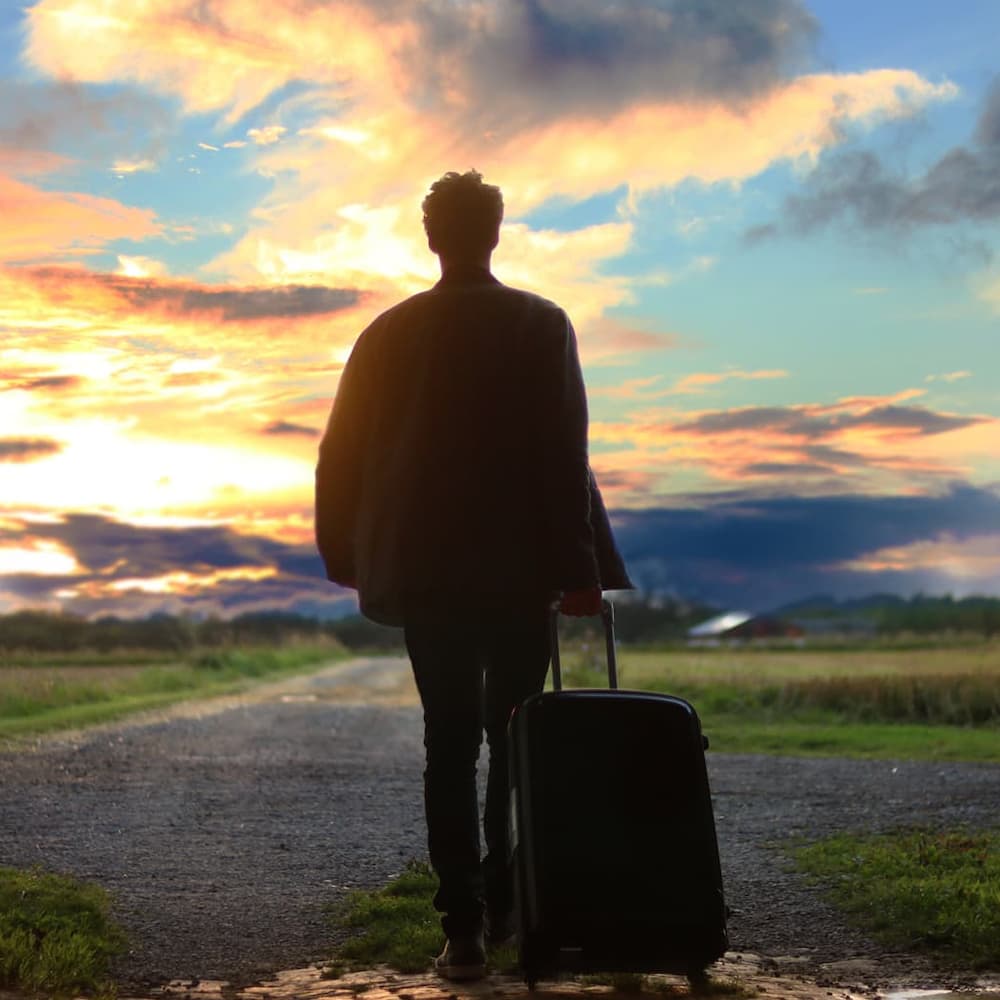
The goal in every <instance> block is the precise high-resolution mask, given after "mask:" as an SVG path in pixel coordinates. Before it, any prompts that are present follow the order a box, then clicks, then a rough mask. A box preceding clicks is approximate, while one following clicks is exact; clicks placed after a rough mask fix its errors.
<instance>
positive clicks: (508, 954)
mask: <svg viewBox="0 0 1000 1000" xmlns="http://www.w3.org/2000/svg"><path fill="white" fill-rule="evenodd" d="M437 888H438V880H437V876H436V875H435V874H434V872H433V871H431V869H430V867H429V866H428V865H427V864H426V863H424V862H418V861H411V862H409V864H407V866H406V869H405V870H404V871H403V872H402V873H401V874H400V875H398V876H397V877H396V878H394V879H393V880H392V881H391V882H390V883H389V884H388V885H387V886H386V887H385V888H384V889H377V890H375V891H358V892H354V893H352V894H351V895H350V897H349V898H348V899H347V901H346V904H344V905H342V906H338V907H335V908H334V909H333V910H332V911H331V917H332V919H333V921H334V925H335V926H336V928H337V929H338V930H340V931H343V930H347V931H348V933H349V935H350V936H349V937H348V938H347V940H346V941H344V943H343V944H341V945H340V946H338V948H337V950H336V954H335V955H334V957H333V959H332V960H331V961H330V962H329V963H328V964H327V966H326V968H325V970H324V975H325V976H327V977H328V978H330V979H336V978H337V977H339V976H341V975H344V974H345V973H348V972H356V971H359V970H362V969H371V968H373V967H375V966H376V965H388V966H389V967H390V968H392V969H395V970H396V971H397V972H426V971H427V970H428V969H430V968H431V966H432V965H433V963H434V956H435V955H437V953H438V952H439V951H440V950H441V948H442V947H443V946H444V934H443V933H442V931H441V920H440V915H439V914H438V913H437V911H436V910H435V909H434V893H435V892H437ZM487 959H488V962H489V967H490V968H491V969H492V970H493V971H497V972H510V971H512V970H513V969H515V968H516V966H517V955H516V952H515V949H514V948H513V947H505V948H497V949H491V950H490V952H489V954H488V956H487Z"/></svg>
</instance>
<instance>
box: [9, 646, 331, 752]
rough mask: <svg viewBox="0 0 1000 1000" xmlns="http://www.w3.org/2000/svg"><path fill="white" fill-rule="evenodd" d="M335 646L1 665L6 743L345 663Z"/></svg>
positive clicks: (21, 660) (16, 660) (28, 659)
mask: <svg viewBox="0 0 1000 1000" xmlns="http://www.w3.org/2000/svg"><path fill="white" fill-rule="evenodd" d="M346 655H347V654H346V652H345V651H344V649H343V648H342V647H341V646H339V645H337V644H334V643H327V644H322V645H320V644H317V645H290V646H284V647H278V648H228V649H223V650H218V651H212V652H207V653H201V654H195V655H192V656H189V657H186V658H185V657H173V658H171V657H169V656H167V655H164V654H156V653H143V652H141V651H140V652H137V653H133V654H114V655H110V656H102V655H100V654H97V655H95V654H93V653H86V652H83V653H79V654H73V655H62V656H56V657H52V656H47V657H33V656H30V655H26V656H20V657H15V656H8V657H6V658H5V659H4V660H3V662H2V663H0V739H2V738H5V737H18V736H27V735H34V734H38V733H42V732H47V731H50V730H55V729H65V728H75V727H80V726H88V725H94V724H97V723H100V722H107V721H110V720H112V719H116V718H120V717H122V716H124V715H128V714H130V713H132V712H138V711H144V710H146V709H152V708H161V707H163V706H165V705H169V704H173V703H174V702H178V701H183V700H186V699H189V698H196V697H208V696H212V695H219V694H228V693H232V692H236V691H241V690H244V689H246V688H248V687H250V686H252V685H253V684H255V683H259V682H260V681H262V680H266V679H269V678H277V677H280V676H282V675H286V674H291V673H295V672H299V671H302V670H304V669H307V668H308V667H310V666H314V665H318V664H320V663H323V662H329V661H331V660H335V659H338V658H342V657H345V656H346Z"/></svg>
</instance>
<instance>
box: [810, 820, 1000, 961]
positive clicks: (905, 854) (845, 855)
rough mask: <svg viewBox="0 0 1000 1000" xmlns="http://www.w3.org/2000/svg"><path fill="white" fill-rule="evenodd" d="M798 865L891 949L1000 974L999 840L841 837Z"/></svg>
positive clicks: (909, 834)
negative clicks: (920, 952) (994, 971)
mask: <svg viewBox="0 0 1000 1000" xmlns="http://www.w3.org/2000/svg"><path fill="white" fill-rule="evenodd" d="M794 857H795V860H796V863H797V864H798V866H799V867H800V868H801V869H802V870H803V871H805V872H807V873H809V874H810V875H811V876H812V877H813V878H814V879H815V880H816V881H817V882H818V883H819V884H821V885H823V886H825V887H826V888H827V891H828V892H829V894H830V896H831V898H832V899H833V901H834V902H835V903H836V904H837V905H838V906H840V907H841V908H842V909H843V910H844V911H845V912H846V913H847V914H848V915H849V917H850V918H851V919H852V920H853V921H855V922H856V923H857V924H859V925H860V926H862V927H864V928H865V929H867V930H868V931H869V932H870V933H872V934H873V935H874V936H875V937H876V938H877V939H879V940H880V941H882V942H883V943H884V944H886V945H888V946H889V947H892V948H901V949H904V950H909V951H922V952H929V953H931V954H933V955H934V956H936V957H938V958H940V959H942V960H944V961H946V962H950V963H955V964H960V965H967V966H971V967H973V968H977V969H993V970H997V969H1000V832H996V831H994V832H986V833H971V832H965V831H951V832H944V833H942V832H930V831H926V830H912V831H905V832H901V833H896V834H883V835H879V836H872V837H858V836H848V835H838V836H835V837H831V838H829V839H827V840H823V841H821V842H819V843H816V844H811V845H808V846H805V847H800V848H798V849H797V850H796V851H795V853H794Z"/></svg>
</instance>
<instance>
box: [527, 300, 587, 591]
mask: <svg viewBox="0 0 1000 1000" xmlns="http://www.w3.org/2000/svg"><path fill="white" fill-rule="evenodd" d="M557 317H558V320H557V323H556V324H554V325H553V329H551V330H547V331H546V333H547V334H549V336H547V337H545V347H544V349H545V356H544V359H543V373H542V375H543V377H542V381H541V386H540V389H541V392H542V393H543V407H542V413H543V417H542V421H541V425H542V426H541V427H540V428H539V431H540V434H539V437H540V439H541V442H542V452H541V455H540V459H541V463H542V482H543V484H544V493H545V496H544V498H543V503H544V520H545V527H546V535H547V538H548V540H549V548H550V558H551V566H552V570H553V579H552V585H553V586H554V588H556V589H559V590H564V591H567V590H583V589H587V588H590V587H596V586H599V585H600V575H599V573H598V569H597V559H596V555H595V551H594V532H593V528H592V525H591V517H590V515H591V507H590V504H591V474H590V466H589V463H588V459H587V396H586V390H585V388H584V384H583V373H582V372H581V370H580V359H579V356H578V354H577V346H576V334H575V333H574V331H573V326H572V324H571V323H570V321H569V317H567V316H566V314H565V313H564V312H562V311H561V310H559V312H558V313H557Z"/></svg>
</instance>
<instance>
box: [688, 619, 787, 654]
mask: <svg viewBox="0 0 1000 1000" xmlns="http://www.w3.org/2000/svg"><path fill="white" fill-rule="evenodd" d="M804 634H805V632H804V630H803V629H801V628H800V627H799V626H798V625H795V624H793V623H792V622H787V621H784V620H782V619H781V618H775V617H773V616H772V615H754V614H751V613H750V612H749V611H727V612H725V613H724V614H721V615H716V616H715V617H714V618H709V619H708V620H707V621H703V622H700V623H699V624H698V625H695V626H694V627H693V628H690V629H688V633H687V638H688V642H689V643H691V644H692V645H704V646H711V645H715V644H717V643H720V642H746V641H748V640H753V639H797V638H800V637H801V636H803V635H804Z"/></svg>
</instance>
